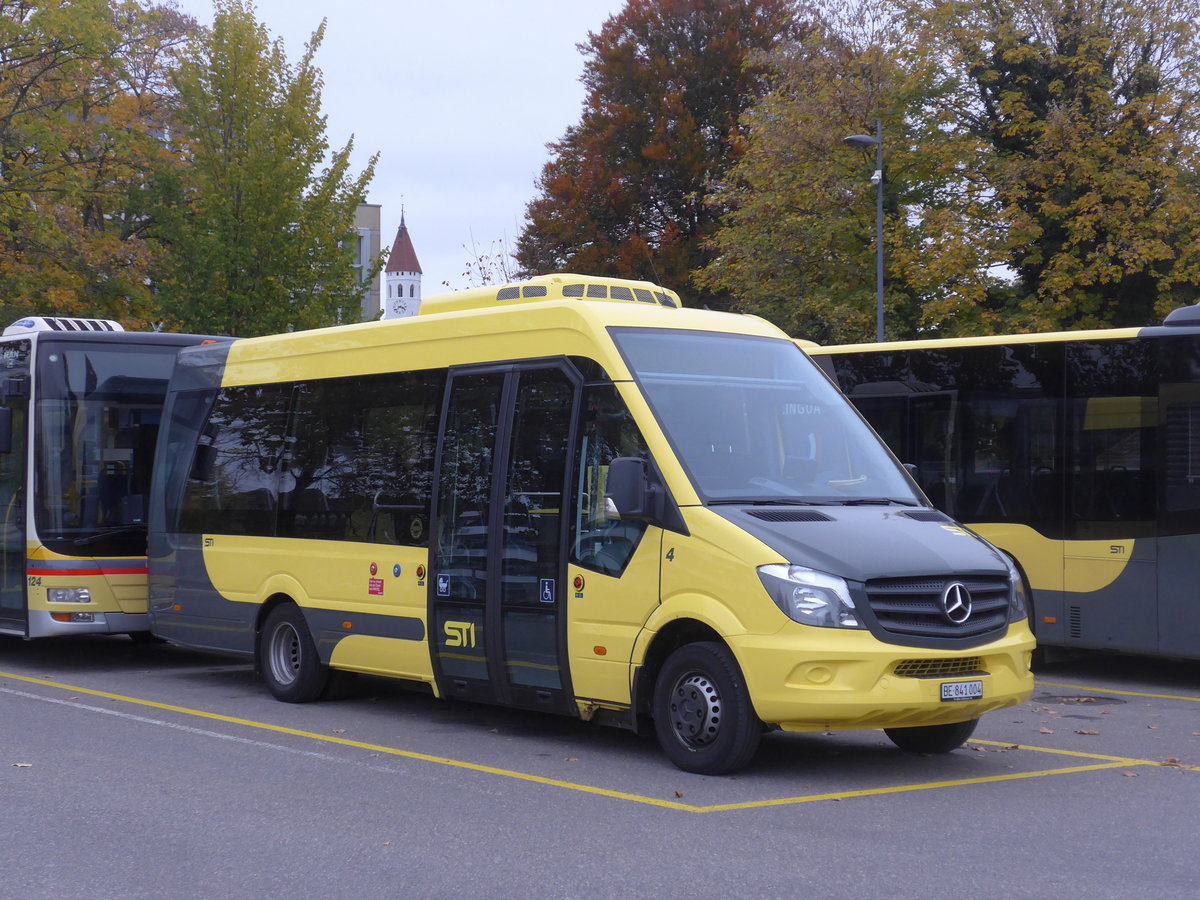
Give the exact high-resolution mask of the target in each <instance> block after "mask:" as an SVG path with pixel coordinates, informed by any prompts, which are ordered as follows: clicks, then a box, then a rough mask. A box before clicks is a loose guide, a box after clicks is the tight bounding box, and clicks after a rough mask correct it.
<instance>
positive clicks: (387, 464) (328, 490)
mask: <svg viewBox="0 0 1200 900" xmlns="http://www.w3.org/2000/svg"><path fill="white" fill-rule="evenodd" d="M444 381H445V376H444V374H442V373H432V374H431V373H415V374H412V373H395V374H387V375H369V376H362V377H358V378H342V379H331V380H327V381H318V382H310V383H307V384H302V385H300V386H298V387H297V389H296V396H295V400H294V407H295V410H294V421H293V423H292V426H291V431H292V437H291V438H290V440H289V452H288V455H287V459H286V465H285V467H284V471H283V473H282V478H281V480H280V486H279V492H280V493H279V523H278V533H279V535H280V536H287V537H300V538H321V539H325V540H347V541H369V542H374V543H384V544H407V545H413V546H424V545H426V544H427V543H428V541H429V498H430V485H431V480H432V475H433V472H432V468H433V450H434V446H435V443H436V441H437V413H438V407H439V405H440V403H441V398H442V388H443V384H444Z"/></svg>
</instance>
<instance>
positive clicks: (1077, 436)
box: [1067, 340, 1158, 540]
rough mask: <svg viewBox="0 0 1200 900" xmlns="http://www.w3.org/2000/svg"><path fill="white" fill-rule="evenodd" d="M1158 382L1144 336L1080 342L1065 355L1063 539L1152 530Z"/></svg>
mask: <svg viewBox="0 0 1200 900" xmlns="http://www.w3.org/2000/svg"><path fill="white" fill-rule="evenodd" d="M1157 425H1158V385H1157V384H1156V382H1155V372H1154V367H1153V358H1152V356H1151V345H1150V342H1149V341H1137V340H1132V341H1095V342H1080V343H1078V344H1073V345H1071V347H1070V350H1069V353H1068V356H1067V434H1068V446H1067V450H1068V453H1069V454H1070V456H1069V459H1070V463H1071V471H1070V476H1071V480H1070V484H1069V496H1070V497H1071V511H1072V514H1073V515H1072V522H1071V523H1070V527H1069V533H1068V534H1067V537H1068V538H1074V539H1076V540H1102V539H1105V538H1116V537H1140V536H1144V535H1150V534H1153V533H1154V525H1155V520H1156V518H1157V510H1156V508H1155V498H1156V480H1157V459H1158V448H1157V442H1156V431H1157Z"/></svg>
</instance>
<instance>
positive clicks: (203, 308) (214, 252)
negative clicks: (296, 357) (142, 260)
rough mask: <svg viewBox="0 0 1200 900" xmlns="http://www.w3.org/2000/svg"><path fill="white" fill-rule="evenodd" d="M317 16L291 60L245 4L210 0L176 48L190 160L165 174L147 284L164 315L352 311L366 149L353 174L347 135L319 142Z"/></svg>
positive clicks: (296, 319)
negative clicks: (208, 17)
mask: <svg viewBox="0 0 1200 900" xmlns="http://www.w3.org/2000/svg"><path fill="white" fill-rule="evenodd" d="M324 29H325V26H324V23H322V24H321V27H320V28H318V29H317V31H316V32H315V33H314V34H313V37H312V39H311V40H310V41H309V43H308V44H307V45H306V48H305V53H304V55H303V57H302V59H301V60H300V62H299V63H298V64H297V65H295V66H292V65H289V63H288V61H287V57H286V54H285V52H284V47H283V44H282V42H280V41H279V40H271V38H270V37H269V35H268V33H267V30H266V29H265V28H264V27H263V26H262V25H260V24H259V23H258V22H257V21H256V19H255V17H254V11H253V6H252V5H250V4H249V3H248V2H244V0H218V2H217V3H216V12H215V16H214V20H213V26H212V28H211V30H208V31H206V32H204V33H203V35H202V36H201V37H200V38H199V39H198V40H197V41H196V42H195V43H194V45H193V46H192V47H191V48H190V50H189V51H188V52H187V53H186V55H185V57H184V59H183V62H182V65H181V66H180V68H179V71H178V74H177V75H176V78H175V85H176V88H177V90H178V105H177V108H176V110H175V117H176V119H177V121H178V122H179V125H180V129H179V133H178V135H177V136H176V141H177V143H178V145H179V147H180V148H181V151H182V154H183V157H184V159H185V161H186V163H187V164H186V166H185V167H183V168H182V169H180V170H179V171H178V172H177V173H176V174H175V177H174V178H167V179H165V180H164V182H163V197H162V201H161V204H162V205H161V207H160V210H159V213H158V217H159V220H160V223H159V225H158V226H157V227H156V228H155V231H154V233H155V234H156V235H157V236H159V237H161V238H162V239H163V240H165V241H166V242H167V243H168V245H169V248H170V250H169V253H168V255H167V258H166V260H165V263H164V266H163V268H162V270H161V272H160V275H159V280H158V290H159V292H160V295H161V298H162V302H163V307H164V309H165V311H166V314H167V316H168V319H169V321H170V322H172V324H174V325H177V326H179V327H181V328H184V329H187V330H191V331H200V332H215V333H224V334H232V335H251V334H265V333H271V332H279V331H286V330H289V329H303V328H314V327H318V326H323V325H330V324H334V323H336V322H339V321H358V319H359V317H360V300H361V296H362V291H363V290H364V284H363V282H362V281H361V275H360V272H359V270H358V268H356V266H355V246H356V241H355V231H354V211H355V207H356V206H357V205H358V204H359V203H361V202H362V201H363V199H364V196H365V193H366V188H367V185H368V184H369V183H370V180H371V178H372V177H373V174H374V168H375V160H376V158H375V157H372V159H371V160H370V162H369V163H368V165H367V167H366V168H365V169H364V170H363V172H361V173H360V174H358V175H353V174H351V172H350V154H351V150H352V148H353V141H352V140H351V141H350V142H348V143H347V144H346V145H345V146H344V147H343V148H341V149H340V150H336V151H332V152H331V151H330V148H329V144H328V141H327V139H326V136H325V125H326V122H325V117H324V116H323V115H322V114H321V109H320V106H321V88H322V76H321V73H320V70H319V69H317V68H316V67H315V65H314V56H315V54H316V51H317V49H318V48H319V46H320V43H321V39H322V36H323V34H324ZM377 264H378V263H377ZM369 274H374V273H369Z"/></svg>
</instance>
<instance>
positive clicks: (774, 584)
mask: <svg viewBox="0 0 1200 900" xmlns="http://www.w3.org/2000/svg"><path fill="white" fill-rule="evenodd" d="M758 577H759V578H761V579H762V583H763V587H765V588H766V589H767V593H768V594H770V595H771V599H772V600H774V601H775V605H776V606H778V607H779V608H780V609H782V610H783V611H784V613H786V614H787V616H788V618H790V619H792V620H793V621H796V622H799V623H800V624H801V625H818V626H820V627H822V628H862V627H863V626H862V624H861V623H860V622H859V621H858V615H857V613H856V612H855V610H854V601H853V600H851V599H850V589H849V588H848V587H847V586H846V582H845V581H844V580H843V579H841V578H838V577H837V576H836V575H826V574H825V573H824V572H817V571H815V570H813V569H806V568H804V567H803V566H785V565H773V566H759V568H758Z"/></svg>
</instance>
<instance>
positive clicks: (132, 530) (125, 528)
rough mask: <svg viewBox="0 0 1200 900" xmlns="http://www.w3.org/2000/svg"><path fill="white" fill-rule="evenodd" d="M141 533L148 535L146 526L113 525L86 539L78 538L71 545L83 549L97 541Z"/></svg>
mask: <svg viewBox="0 0 1200 900" xmlns="http://www.w3.org/2000/svg"><path fill="white" fill-rule="evenodd" d="M139 532H140V533H142V534H146V533H147V531H146V526H145V525H112V526H110V527H108V528H105V529H103V530H101V531H97V532H96V533H94V534H89V535H85V536H84V537H77V538H75V540H73V541H72V542H71V543H73V544H74V545H75V546H76V547H83V546H85V545H87V544H94V543H96V541H100V540H103V539H104V538H107V537H115V536H116V535H118V534H138V533H139Z"/></svg>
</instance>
